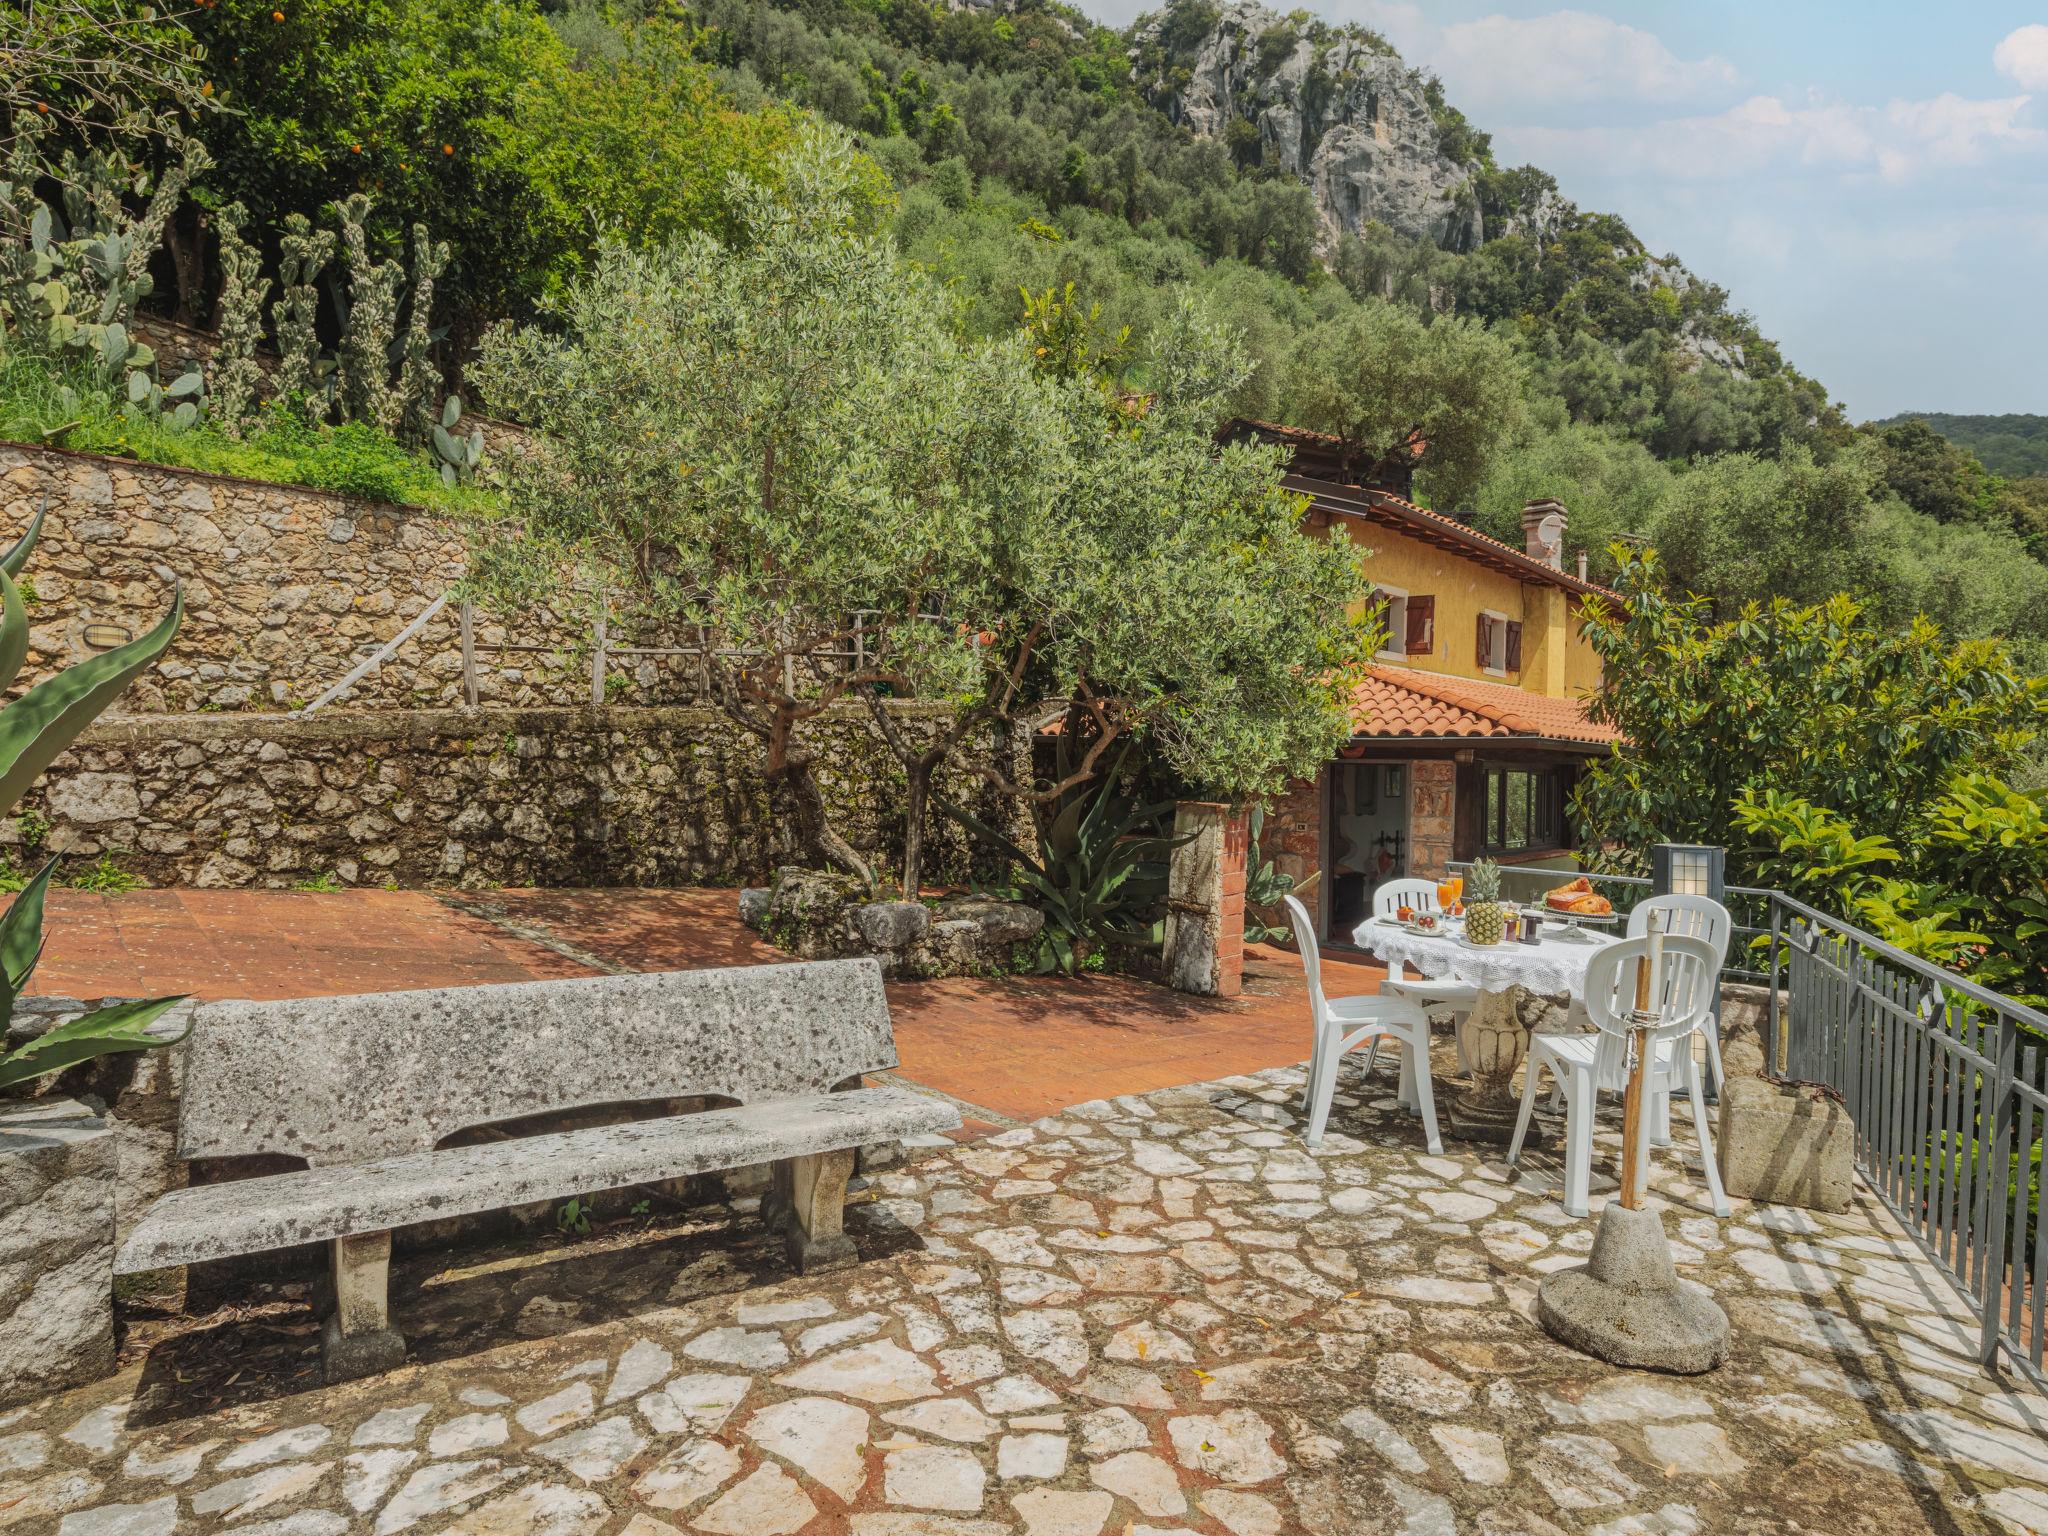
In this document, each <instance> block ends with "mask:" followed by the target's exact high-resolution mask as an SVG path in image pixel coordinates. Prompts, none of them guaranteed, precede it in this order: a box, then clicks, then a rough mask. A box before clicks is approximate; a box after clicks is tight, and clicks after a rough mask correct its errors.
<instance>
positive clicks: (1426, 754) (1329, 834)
mask: <svg viewBox="0 0 2048 1536" xmlns="http://www.w3.org/2000/svg"><path fill="white" fill-rule="evenodd" d="M1225 432H1226V434H1227V435H1237V436H1255V437H1259V438H1263V439H1265V440H1267V441H1272V442H1278V443H1282V444H1284V445H1286V446H1287V447H1288V448H1289V449H1290V450H1291V452H1292V454H1293V461H1292V466H1291V471H1290V473H1289V475H1288V477H1287V485H1288V487H1289V488H1290V489H1292V490H1295V491H1299V492H1301V493H1302V494H1303V495H1306V496H1307V497H1308V498H1309V509H1308V515H1307V528H1308V531H1309V532H1311V533H1315V534H1327V533H1328V532H1329V531H1331V530H1334V529H1336V528H1343V529H1344V530H1345V531H1346V532H1347V533H1348V534H1349V535H1350V537H1351V539H1352V541H1353V542H1354V543H1356V544H1358V545H1360V546H1361V547H1363V548H1364V549H1366V550H1368V551H1370V554H1369V555H1368V557H1367V560H1366V575H1367V579H1368V580H1369V581H1370V582H1371V584H1372V590H1371V592H1370V593H1368V594H1365V595H1363V596H1362V597H1361V601H1362V602H1372V603H1377V604H1379V605H1381V606H1382V607H1383V609H1384V612H1385V619H1386V630H1387V636H1386V640H1385V643H1384V647H1383V649H1382V650H1381V652H1380V654H1379V656H1378V658H1377V660H1376V661H1375V663H1374V665H1373V668H1372V671H1371V674H1370V675H1369V677H1368V678H1367V680H1366V681H1365V683H1364V684H1363V685H1362V686H1361V687H1360V688H1359V690H1358V693H1357V702H1356V707H1355V710H1354V715H1353V719H1354V734H1353V736H1352V738H1351V740H1350V742H1349V743H1348V744H1347V745H1346V746H1345V748H1344V749H1343V751H1342V752H1341V753H1340V754H1339V756H1338V757H1337V759H1336V760H1335V761H1333V762H1331V763H1330V764H1329V765H1328V766H1327V767H1325V768H1324V769H1323V771H1322V772H1321V773H1320V774H1318V775H1317V776H1316V778H1315V779H1313V780H1302V781H1297V783H1296V784H1294V785H1293V786H1292V788H1291V789H1290V791H1289V792H1288V793H1287V794H1286V795H1285V796H1284V797H1282V799H1281V800H1280V801H1279V802H1277V803H1276V804H1275V805H1273V806H1272V807H1270V808H1269V811H1268V815H1267V819H1266V830H1265V836H1264V842H1265V845H1266V852H1267V853H1268V854H1270V855H1272V856H1274V857H1276V858H1277V859H1278V860H1279V862H1280V864H1281V866H1282V867H1283V868H1285V869H1287V870H1289V872H1290V873H1292V874H1294V875H1295V876H1296V877H1297V878H1298V877H1300V876H1302V875H1305V874H1307V873H1309V872H1310V871H1320V872H1321V875H1322V878H1320V879H1318V880H1317V881H1316V883H1315V885H1314V887H1313V894H1314V900H1313V902H1311V903H1310V904H1311V906H1312V908H1313V909H1314V911H1315V913H1316V916H1317V925H1318V930H1319V932H1320V933H1321V934H1322V935H1323V936H1324V937H1325V938H1330V939H1335V940H1338V941H1340V942H1341V941H1344V940H1347V939H1348V938H1349V936H1350V933H1351V930H1352V929H1353V928H1354V927H1355V926H1356V925H1357V924H1358V922H1359V921H1361V920H1362V919H1363V918H1364V917H1366V916H1368V915H1370V912H1371V901H1372V892H1373V890H1374V888H1375V887H1377V886H1378V885H1380V884H1381V883H1382V882H1384V881H1387V880H1393V879H1399V878H1401V877H1403V876H1408V875H1422V876H1432V875H1437V874H1441V873H1442V872H1443V870H1444V868H1445V866H1446V865H1447V864H1448V863H1450V862H1451V861H1452V860H1454V859H1455V860H1470V859H1474V858H1479V857H1487V858H1493V859H1497V860H1499V861H1501V862H1502V863H1545V862H1552V863H1555V862H1563V861H1566V860H1567V858H1568V855H1569V854H1570V851H1571V841H1572V839H1571V832H1570V829H1569V827H1568V826H1567V825H1566V815H1565V807H1566V805H1567V802H1568V799H1569V796H1570V794H1571V790H1572V786H1573V784H1574V782H1575V781H1576V779H1577V777H1578V773H1579V770H1580V767H1581V765H1582V764H1583V763H1584V762H1585V761H1586V760H1587V759H1588V758H1590V757H1595V756H1598V755H1601V754H1604V753H1605V752H1606V751H1607V749H1608V748H1609V746H1610V745H1611V744H1612V742H1613V740H1614V733H1613V731H1612V730H1610V729H1609V728H1608V727H1606V726H1604V725H1600V724H1597V723H1595V722H1594V721H1592V720H1590V719H1588V718H1587V715H1586V710H1585V703H1584V700H1585V696H1586V695H1587V694H1588V693H1589V692H1591V691H1592V690H1593V689H1595V688H1596V687H1597V686H1598V685H1599V681H1600V658H1599V656H1598V655H1597V654H1596V653H1595V652H1594V650H1593V648H1592V646H1591V645H1589V644H1588V643H1587V642H1586V640H1585V639H1584V638H1583V636H1582V635H1581V634H1580V617H1581V610H1582V608H1583V605H1584V603H1585V600H1586V599H1587V598H1588V597H1589V596H1592V595H1594V594H1596V593H1602V592H1604V589H1603V588H1600V587H1597V586H1595V585H1594V584H1592V583H1591V582H1589V581H1587V580H1586V579H1585V578H1584V576H1583V575H1578V574H1573V573H1570V572H1567V571H1566V570H1565V569H1564V568H1563V561H1562V558H1561V556H1562V550H1563V543H1564V529H1565V522H1566V517H1567V513H1566V511H1565V509H1564V508H1563V507H1562V506H1561V505H1559V504H1558V503H1556V502H1551V501H1544V502H1532V503H1530V504H1529V506H1528V507H1526V508H1525V509H1524V510H1523V514H1522V526H1523V536H1524V538H1523V547H1522V548H1521V549H1516V548H1515V547H1513V546H1512V545H1509V544H1504V543H1502V542H1501V541H1500V540H1498V539H1494V538H1491V537H1489V536H1487V535H1486V534H1483V533H1480V532H1479V531H1478V530H1477V529H1474V528H1472V527H1470V526H1468V525H1467V524H1465V523H1464V522H1462V521H1460V520H1459V519H1457V518H1455V517H1451V516H1447V515H1445V514H1443V513H1439V512H1432V511H1430V510H1429V509H1427V508H1425V507H1420V506H1417V505H1416V504H1415V503H1414V501H1413V500H1411V499H1410V494H1409V492H1410V487H1409V472H1408V471H1407V470H1403V471H1401V472H1400V473H1399V474H1398V475H1396V476H1392V477H1388V476H1381V477H1379V478H1377V479H1373V480H1371V481H1370V482H1369V483H1360V476H1359V475H1358V473H1357V471H1356V470H1354V469H1352V468H1350V467H1349V466H1348V465H1347V462H1346V459H1345V456H1344V454H1343V451H1342V445H1340V444H1339V443H1338V442H1337V441H1336V440H1335V439H1333V438H1329V437H1325V436H1323V435H1321V434H1319V433H1313V432H1304V431H1302V430H1300V429H1298V428H1292V427H1279V426H1274V425H1272V424H1270V423H1265V422H1234V423H1232V424H1231V425H1230V426H1229V427H1228V428H1226V429H1225Z"/></svg>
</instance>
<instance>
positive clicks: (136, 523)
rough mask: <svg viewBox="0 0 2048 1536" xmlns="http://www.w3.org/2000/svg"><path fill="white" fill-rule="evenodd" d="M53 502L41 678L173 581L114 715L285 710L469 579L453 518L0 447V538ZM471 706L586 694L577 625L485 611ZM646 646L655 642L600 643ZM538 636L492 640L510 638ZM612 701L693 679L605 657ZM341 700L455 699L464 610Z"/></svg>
mask: <svg viewBox="0 0 2048 1536" xmlns="http://www.w3.org/2000/svg"><path fill="white" fill-rule="evenodd" d="M44 505H47V507H48V512H47V515H46V517H45V520H44V524H43V537H42V543H41V545H40V547H39V549H38V552H37V553H36V555H35V556H34V557H33V558H32V559H31V560H30V562H29V565H28V568H27V570H26V572H25V573H24V574H25V575H26V577H27V585H26V588H25V592H24V595H29V596H32V599H33V600H32V602H31V604H30V607H29V619H30V624H31V649H30V653H29V669H30V672H31V674H33V675H34V676H43V675H47V674H48V673H49V672H50V671H53V670H55V669H56V668H58V667H61V666H67V665H70V664H72V663H74V662H77V661H80V660H83V659H84V658H85V657H87V656H89V655H91V654H93V652H94V650H95V649H98V648H103V647H96V646H94V645H89V644H88V643H87V638H86V627H87V626H88V625H107V626H112V627H113V633H112V635H111V638H112V639H113V641H114V643H119V637H120V636H122V635H126V636H129V637H132V636H135V635H139V634H142V633H143V632H144V631H146V630H148V629H149V628H151V627H152V626H153V625H154V624H155V623H156V622H157V621H158V620H159V619H160V618H162V617H163V613H164V610H165V608H166V606H167V605H168V604H169V602H170V597H171V588H172V585H173V583H178V584H181V585H182V586H183V588H184V593H185V605H186V616H185V622H184V625H183V627H182V628H181V629H180V631H179V634H178V638H177V640H176V641H175V642H174V643H173V645H172V647H171V649H170V651H169V653H168V654H167V655H166V656H165V657H164V659H163V660H162V661H161V662H160V663H159V664H158V665H157V666H156V667H155V668H154V669H153V670H152V671H151V672H150V674H149V675H148V676H147V677H145V678H143V679H142V680H141V681H139V682H137V683H136V684H135V685H134V687H132V688H131V689H129V691H128V692H127V694H125V695H124V696H123V698H122V701H121V707H122V709H123V710H126V711H142V712H160V711H161V712H176V711H181V710H252V711H270V710H288V709H294V708H298V707H299V706H301V705H303V704H306V703H308V702H310V701H311V700H312V699H314V698H316V697H318V696H319V695H320V694H321V692H322V691H323V690H325V689H326V688H327V687H329V686H330V685H331V684H333V683H335V682H338V681H339V680H340V679H341V678H342V677H343V676H344V675H345V674H346V673H347V672H348V671H349V669H350V668H351V667H353V666H354V665H355V664H356V662H357V661H359V660H361V659H362V658H364V657H366V656H368V655H370V654H371V653H372V652H374V651H375V650H376V649H377V648H378V647H379V646H381V645H382V644H383V643H384V642H385V641H387V640H389V639H391V638H392V637H393V636H395V635H396V634H398V633H399V632H400V631H401V630H402V629H404V628H405V626H406V625H407V624H409V623H410V622H411V621H412V620H413V619H415V618H416V617H418V616H419V614H420V613H421V612H422V611H423V610H425V609H426V608H427V607H428V606H429V605H430V604H431V603H432V602H433V600H434V599H435V598H437V597H439V596H440V595H441V594H442V593H444V592H446V591H447V590H448V589H449V588H450V587H452V586H453V585H454V584H455V583H456V582H457V581H458V580H459V579H460V578H461V576H462V573H463V569H464V554H463V547H462V540H461V538H460V537H459V535H458V533H457V531H456V529H455V528H454V527H453V526H452V525H451V524H449V523H448V522H447V521H446V520H444V519H440V518H437V517H434V516H433V515H431V514H429V513H425V512H421V511H417V510H414V509H411V508H405V507H392V506H383V505H377V504H372V503H366V502H362V501H357V500H353V499H351V498H349V497H345V496H337V495H333V494H330V493H328V492H324V491H312V490H306V489H304V488H302V487H295V486H281V485H272V484H269V483H267V482H263V481H255V480H241V479H236V478H234V477H232V476H227V475H209V474H203V473H200V472H199V471H197V470H186V469H167V468H164V467H162V466H159V465H148V464H137V463H133V462H130V461H128V460H125V459H115V458H108V457H105V456H103V455H99V454H81V453H70V452H66V451H64V450H61V449H54V448H43V447H36V446H31V445H24V444H20V443H5V442H0V537H5V538H6V539H9V540H11V539H12V538H13V536H14V535H15V534H16V533H18V532H19V531H20V530H21V529H23V528H25V527H26V526H27V525H28V521H29V519H30V518H31V517H33V516H34V515H35V512H36V509H37V508H38V507H39V506H44ZM475 634H476V654H477V660H478V663H479V665H478V668H477V675H478V699H479V702H481V703H484V704H506V705H518V706H536V705H575V704H582V703H587V702H588V701H589V698H590V664H589V661H588V659H587V658H588V643H589V638H590V634H589V626H588V623H587V621H585V620H583V619H581V618H577V617H562V618H557V617H556V616H554V615H551V614H549V613H546V612H544V611H543V612H538V613H535V614H532V615H529V616H527V617H526V618H525V619H524V620H522V622H521V623H519V624H518V625H516V626H507V625H506V624H505V623H503V622H501V621H500V620H499V619H497V618H496V617H494V616H493V615H491V614H489V613H486V612H482V611H479V613H478V615H477V622H476V628H475ZM636 638H638V639H644V640H646V641H648V642H649V643H653V644H658V643H660V642H661V641H662V639H663V638H664V637H659V636H647V637H629V636H620V635H616V634H615V635H614V636H612V643H613V644H614V645H622V644H625V643H627V642H628V641H629V640H632V639H636ZM508 643H510V644H512V645H533V646H539V647H544V648H545V649H542V650H538V651H526V650H502V649H500V647H502V646H504V645H506V644H508ZM609 675H610V677H611V679H612V681H611V684H610V689H609V692H608V695H607V696H608V698H610V699H611V700H612V701H613V702H622V703H648V704H660V703H674V702H678V701H680V700H681V699H684V698H687V697H689V696H690V695H691V694H692V693H693V692H694V689H693V686H692V683H693V679H692V677H691V675H690V669H689V664H688V663H687V662H685V661H684V660H683V659H682V658H675V657H637V656H630V655H624V656H619V657H617V658H616V660H615V663H614V665H613V667H612V668H611V669H610V673H609ZM343 702H345V703H347V704H349V705H350V706H352V707H358V708H370V707H383V708H433V707H442V706H454V705H459V704H461V703H462V702H463V683H462V653H461V643H460V628H459V615H458V609H457V607H456V605H454V604H452V603H451V604H450V605H449V606H447V607H445V608H443V609H442V610H441V612H440V613H439V614H437V615H436V616H435V617H434V618H433V619H431V620H429V621H428V623H427V625H426V627H425V628H424V629H422V630H421V632H420V633H419V634H418V635H416V636H415V637H414V638H413V639H412V640H411V641H409V642H408V643H407V644H406V645H405V647H404V648H403V649H402V650H400V651H399V652H398V653H397V654H396V655H394V656H393V657H392V658H391V659H390V660H389V661H387V662H385V663H384V664H383V665H382V666H381V667H379V668H378V669H377V670H376V671H374V672H372V673H371V674H370V675H369V676H368V677H366V678H364V679H363V680H362V681H361V682H360V683H358V684H357V685H356V686H355V688H354V689H352V690H351V691H350V692H349V693H348V695H347V696H346V697H345V699H344V700H343Z"/></svg>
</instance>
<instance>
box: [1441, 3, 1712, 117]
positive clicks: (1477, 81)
mask: <svg viewBox="0 0 2048 1536" xmlns="http://www.w3.org/2000/svg"><path fill="white" fill-rule="evenodd" d="M1424 62H1426V63H1427V64H1429V65H1430V66H1431V67H1432V68H1434V69H1436V71H1437V72H1438V73H1439V74H1441V75H1442V76H1443V78H1444V81H1445V83H1446V84H1447V85H1449V86H1451V88H1452V90H1453V93H1454V94H1455V95H1457V96H1459V97H1460V98H1461V99H1463V100H1465V101H1467V103H1468V104H1477V105H1481V106H1484V105H1489V104H1494V105H1499V104H1507V103H1526V104H1532V105H1534V104H1554V103H1562V102H1586V101H1613V100H1625V101H1627V100H1633V101H1675V100H1691V99H1695V98H1697V97H1698V96H1700V95H1701V94H1702V93H1704V92H1709V91H1713V90H1715V89H1717V88H1720V87H1725V86H1729V85H1733V84H1734V83H1735V79H1736V73H1735V66H1734V65H1733V64H1730V63H1729V62H1728V61H1727V60H1726V59H1723V58H1720V57H1718V56H1715V55H1709V56H1708V57H1706V58H1703V59H1681V58H1680V57H1678V55H1677V54H1675V53H1673V52H1672V51H1671V50H1670V49H1669V48H1667V47H1665V46H1664V43H1663V41H1662V40H1661V39H1659V38H1658V37H1657V36H1656V35H1655V34H1654V33H1650V32H1645V31H1643V30H1642V29H1641V28H1639V27H1631V26H1629V25H1627V24H1626V23H1625V22H1619V21H1615V20H1613V19H1612V18H1611V17H1607V16H1595V15H1593V14H1591V13H1590V12H1587V11H1552V12H1551V13H1550V14H1549V15H1547V16H1531V17H1526V18H1517V17H1511V16H1487V17H1483V18H1481V19H1480V20H1478V21H1461V22H1458V23H1455V24H1454V25H1452V26H1448V27H1446V28H1444V30H1443V34H1442V36H1441V37H1440V38H1439V39H1438V40H1437V43H1436V46H1435V48H1434V49H1433V50H1432V52H1431V55H1430V57H1429V58H1428V59H1427V60H1426V61H1424Z"/></svg>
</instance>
